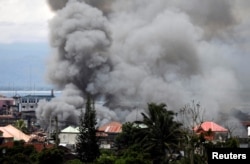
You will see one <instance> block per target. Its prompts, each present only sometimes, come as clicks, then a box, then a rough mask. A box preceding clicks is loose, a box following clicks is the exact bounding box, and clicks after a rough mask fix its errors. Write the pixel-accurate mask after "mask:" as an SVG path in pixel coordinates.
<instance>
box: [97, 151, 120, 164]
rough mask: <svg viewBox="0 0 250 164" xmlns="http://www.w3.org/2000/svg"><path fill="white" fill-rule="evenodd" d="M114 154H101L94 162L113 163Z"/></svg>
mask: <svg viewBox="0 0 250 164" xmlns="http://www.w3.org/2000/svg"><path fill="white" fill-rule="evenodd" d="M115 161H116V156H115V155H112V154H105V153H103V154H101V155H100V157H99V158H98V159H97V160H96V162H95V164H115Z"/></svg>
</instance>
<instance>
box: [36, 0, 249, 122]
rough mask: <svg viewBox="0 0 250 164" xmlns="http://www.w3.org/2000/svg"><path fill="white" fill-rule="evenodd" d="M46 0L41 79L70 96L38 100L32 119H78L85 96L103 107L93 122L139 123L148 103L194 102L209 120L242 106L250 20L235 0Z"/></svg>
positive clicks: (174, 106)
mask: <svg viewBox="0 0 250 164" xmlns="http://www.w3.org/2000/svg"><path fill="white" fill-rule="evenodd" d="M49 2H50V4H51V6H52V8H53V9H54V10H55V12H56V15H55V17H54V18H53V19H52V20H51V22H50V30H51V46H52V47H53V48H54V52H53V55H52V57H51V58H50V62H49V67H48V79H49V81H50V82H51V83H52V84H54V85H55V86H57V87H59V88H60V89H62V91H63V93H64V92H68V91H69V90H71V89H72V90H73V93H74V94H73V95H71V94H69V95H68V94H65V95H63V96H62V97H60V98H56V99H55V100H52V101H51V102H50V103H40V105H39V109H38V112H37V116H38V117H44V118H48V117H47V116H48V115H58V116H60V119H61V120H66V121H67V120H72V119H71V118H77V113H79V110H80V109H81V108H84V95H86V93H91V94H92V95H93V96H94V97H95V98H96V100H100V99H102V101H104V102H105V103H104V104H100V105H98V106H96V110H97V117H98V120H99V122H100V124H102V123H105V122H108V121H111V120H120V121H131V120H135V119H138V117H140V112H141V111H143V110H144V109H145V107H146V106H147V103H150V102H156V103H162V102H163V103H166V104H167V106H168V108H169V109H171V110H176V111H177V110H179V109H180V108H181V107H183V106H184V105H185V104H187V103H189V102H191V101H192V100H197V101H199V102H200V103H201V104H202V106H204V107H205V108H206V113H207V114H209V115H207V119H213V120H216V119H218V118H217V117H218V116H219V115H218V113H219V112H218V111H227V110H228V109H232V108H236V107H237V106H238V105H239V104H242V103H243V102H242V100H243V99H242V97H246V95H245V94H244V95H243V94H242V92H241V91H242V89H243V90H245V89H249V87H248V88H247V85H246V84H247V83H246V82H247V80H248V78H247V77H246V76H243V77H244V78H242V76H241V75H242V74H244V75H246V71H243V70H244V69H243V67H244V66H246V65H247V62H245V61H246V60H247V59H248V57H246V54H248V53H249V48H247V46H245V44H244V43H245V42H243V41H245V40H247V41H248V42H249V38H247V37H245V35H244V34H248V35H249V32H248V30H246V29H247V25H249V23H250V22H249V21H247V15H246V14H249V13H248V12H247V8H246V5H245V4H242V2H241V1H228V0H221V1H217V0H210V1H206V2H200V1H198V0H191V1H188V2H187V1H185V0H177V1H176V0H169V1H166V0H155V1H150V0H133V1H124V0H105V1H98V0H95V1H87V0H86V1H83V0H78V1H77V0H70V1H60V3H55V1H53V0H52V1H49ZM248 77H249V76H248ZM74 120H77V119H74Z"/></svg>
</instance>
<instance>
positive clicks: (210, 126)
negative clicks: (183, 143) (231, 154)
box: [194, 121, 228, 132]
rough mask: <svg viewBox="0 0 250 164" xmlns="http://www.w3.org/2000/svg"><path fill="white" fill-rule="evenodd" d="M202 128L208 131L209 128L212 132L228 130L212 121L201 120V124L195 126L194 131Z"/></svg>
mask: <svg viewBox="0 0 250 164" xmlns="http://www.w3.org/2000/svg"><path fill="white" fill-rule="evenodd" d="M200 129H202V130H203V131H209V129H211V131H212V132H228V130H227V129H226V128H224V127H222V126H220V125H218V124H216V123H214V122H209V121H207V122H203V123H202V124H200V125H198V126H196V127H195V128H194V131H197V130H200Z"/></svg>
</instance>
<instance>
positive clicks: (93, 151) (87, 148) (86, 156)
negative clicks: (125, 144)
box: [76, 96, 100, 162]
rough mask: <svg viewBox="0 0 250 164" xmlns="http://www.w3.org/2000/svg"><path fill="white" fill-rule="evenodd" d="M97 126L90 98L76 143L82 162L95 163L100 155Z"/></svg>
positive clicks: (81, 116) (81, 118)
mask: <svg viewBox="0 0 250 164" xmlns="http://www.w3.org/2000/svg"><path fill="white" fill-rule="evenodd" d="M93 104H94V103H93ZM96 124H97V122H96V113H95V109H94V108H93V106H92V103H91V99H90V96H88V98H87V102H86V108H85V113H84V115H83V113H82V111H81V115H80V126H79V131H80V133H79V134H78V135H77V143H76V152H77V155H78V157H79V159H80V160H81V161H82V162H93V161H94V160H95V159H96V158H97V157H99V155H100V150H99V145H98V138H97V136H96Z"/></svg>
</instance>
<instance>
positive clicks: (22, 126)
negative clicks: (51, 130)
mask: <svg viewBox="0 0 250 164" xmlns="http://www.w3.org/2000/svg"><path fill="white" fill-rule="evenodd" d="M14 126H15V127H16V128H17V129H18V130H20V131H22V132H23V133H26V134H28V128H27V125H26V124H25V122H24V120H23V119H20V120H17V121H15V123H14Z"/></svg>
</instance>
